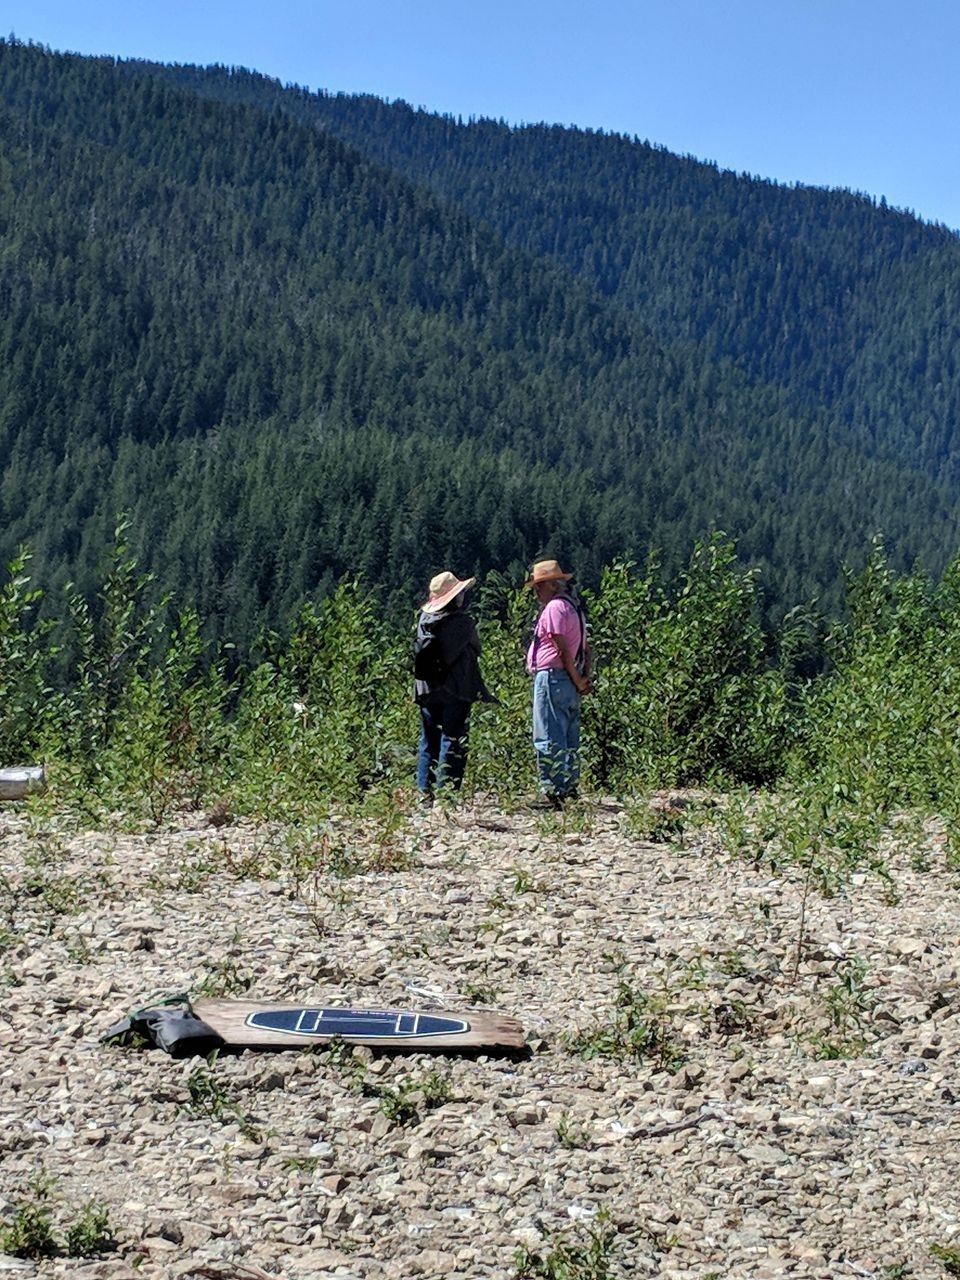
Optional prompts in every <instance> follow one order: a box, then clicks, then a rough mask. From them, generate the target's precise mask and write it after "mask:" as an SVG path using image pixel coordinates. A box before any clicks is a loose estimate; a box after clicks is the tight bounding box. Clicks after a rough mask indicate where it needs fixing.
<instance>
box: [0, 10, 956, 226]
mask: <svg viewBox="0 0 960 1280" xmlns="http://www.w3.org/2000/svg"><path fill="white" fill-rule="evenodd" d="M0 27H2V30H3V33H4V34H9V33H14V34H15V35H16V36H18V37H19V38H20V39H21V40H33V41H35V42H38V43H40V44H46V45H49V46H50V47H51V48H53V49H58V50H73V51H76V52H80V53H108V54H116V55H121V56H128V57H141V58H150V59H154V60H157V61H161V62H196V63H200V64H208V63H212V62H220V63H225V64H227V65H236V66H246V67H251V68H253V69H255V70H257V71H262V72H264V73H265V74H268V75H273V76H276V77H278V78H279V79H280V80H282V81H285V82H292V83H296V84H301V85H304V86H306V87H308V88H310V89H318V88H323V89H331V90H340V89H342V90H346V91H348V92H364V93H373V94H376V95H378V96H379V97H384V98H389V99H394V98H403V99H404V100H405V101H407V102H410V103H412V104H413V105H414V106H425V107H428V108H429V109H431V110H434V111H447V112H452V113H454V114H458V113H459V114H461V115H463V116H469V115H477V116H479V115H486V116H493V117H495V118H498V119H505V120H508V121H510V122H511V123H520V122H524V121H526V122H533V121H540V120H547V121H551V122H559V123H561V124H577V125H583V126H586V127H590V128H598V129H608V130H617V131H619V132H623V133H628V134H636V135H637V136H639V137H640V138H644V139H647V140H649V141H651V142H656V143H661V144H663V145H665V146H667V147H669V148H670V150H672V151H677V152H681V153H684V154H689V155H695V156H697V157H700V158H702V159H707V160H715V161H717V162H718V163H719V164H720V165H722V166H723V167H724V168H729V169H734V170H737V171H738V172H747V173H752V174H759V175H762V176H763V177H768V178H776V179H778V180H780V181H785V182H795V181H796V182H807V183H813V184H816V185H821V186H839V187H849V188H852V189H853V190H855V191H865V192H868V193H869V194H870V195H873V196H877V197H880V196H885V197H886V199H887V201H888V203H889V204H891V205H896V206H898V207H900V208H905V209H912V210H913V211H914V212H916V213H917V214H919V215H920V216H921V217H924V218H928V219H930V220H932V221H937V222H945V223H947V225H948V226H951V227H954V228H960V149H958V145H957V133H958V125H960V3H958V0H913V2H912V3H908V0H632V2H631V0H593V2H592V3H590V2H589V0H486V3H480V4H471V3H469V0H467V2H466V3H464V0H449V2H442V0H269V2H268V0H231V2H230V3H227V2H226V0H189V2H188V0H160V2H157V0H153V3H150V4H147V3H143V2H142V0H5V3H4V4H3V5H2V7H0Z"/></svg>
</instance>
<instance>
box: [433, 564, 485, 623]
mask: <svg viewBox="0 0 960 1280" xmlns="http://www.w3.org/2000/svg"><path fill="white" fill-rule="evenodd" d="M475 582H476V578H458V577H457V575H456V574H455V573H450V572H449V571H448V570H444V572H443V573H438V574H437V575H436V577H434V578H431V579H430V586H429V588H428V590H429V592H430V598H429V599H428V600H427V602H426V604H422V605H421V606H420V609H421V612H423V613H439V612H440V610H441V609H445V608H446V607H447V605H448V604H449V603H450V601H451V600H456V598H457V596H458V595H459V594H460V592H461V591H469V589H470V588H471V587H472V586H473V584H474V583H475Z"/></svg>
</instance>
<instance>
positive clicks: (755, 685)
mask: <svg viewBox="0 0 960 1280" xmlns="http://www.w3.org/2000/svg"><path fill="white" fill-rule="evenodd" d="M0 298H2V303H3V305H2V307H0V463H2V475H0V560H2V563H3V564H4V565H6V566H9V569H8V572H7V574H6V577H5V578H4V583H3V591H2V595H0V705H2V707H3V713H2V721H0V747H2V753H3V755H4V758H5V759H6V760H7V761H9V762H11V763H14V762H17V761H20V760H25V759H31V758H43V759H45V760H48V761H51V760H55V761H57V762H58V768H59V774H58V775H57V776H58V777H59V779H60V785H62V787H63V788H65V789H66V790H67V791H69V790H70V789H71V788H74V789H75V790H76V793H77V794H81V793H82V795H84V796H85V797H86V798H87V801H86V802H89V803H101V802H102V804H103V805H104V806H106V807H108V808H109V807H111V806H116V805H117V804H122V805H129V806H132V808H133V809H135V810H137V811H138V812H140V813H141V816H146V817H147V818H149V819H151V820H160V819H161V818H162V816H163V815H164V814H165V813H166V812H168V810H169V809H170V807H171V806H173V805H176V804H179V803H182V802H184V801H186V800H190V801H192V802H195V803H198V804H199V803H205V802H209V801H210V800H211V797H214V796H221V797H222V796H229V798H230V804H231V805H232V806H233V807H234V808H236V809H237V810H238V811H245V810H250V809H255V808H257V807H263V806H265V805H266V804H268V803H272V804H275V805H279V804H280V803H281V800H280V798H279V797H280V795H281V793H282V792H283V789H284V786H285V785H287V784H286V783H285V780H288V779H289V778H291V777H296V778H297V779H298V788H299V790H300V791H301V792H304V791H308V792H310V794H311V795H313V796H314V797H318V798H319V797H331V796H337V797H339V798H340V800H342V801H346V800H347V799H352V800H357V799H358V798H362V797H364V796H367V795H369V794H370V793H371V792H376V791H378V788H379V789H380V790H382V788H380V784H384V785H385V786H386V787H387V788H390V787H396V786H403V785H408V784H409V781H410V769H411V759H412V750H413V743H414V738H415V723H414V715H415V713H414V709H413V707H412V704H411V702H410V691H409V680H410V653H409V647H410V635H411V626H412V620H413V617H414V614H415V610H416V606H417V604H418V603H419V602H420V601H421V600H422V599H423V598H424V592H425V587H426V583H427V581H428V579H429V578H430V577H431V575H432V574H434V573H436V572H437V571H438V570H440V569H443V568H450V569H452V570H454V571H455V572H457V573H459V574H462V575H467V574H470V575H476V576H477V577H478V588H477V591H476V594H475V597H474V599H473V607H474V612H475V614H476V615H477V617H478V619H479V621H480V628H481V634H482V638H483V641H484V645H485V653H484V658H483V664H484V670H485V674H486V676H487V680H488V683H490V684H491V687H492V688H493V689H494V692H495V693H496V694H497V696H498V697H499V699H500V703H499V706H497V707H495V708H492V709H490V710H485V711H484V712H483V713H482V714H478V716H477V723H476V725H475V729H474V737H473V743H472V748H471V760H470V765H469V773H468V785H469V786H470V787H473V788H475V789H478V790H480V791H483V792H492V793H495V794H498V795H503V796H506V795H509V794H515V793H517V791H518V790H522V788H523V786H524V785H527V786H529V783H530V779H531V775H530V768H531V766H530V750H529V737H528V732H529V731H528V726H527V720H526V717H527V714H528V707H527V699H528V693H529V691H528V688H527V686H526V682H525V677H524V675H523V670H522V661H521V654H522V646H523V642H524V637H525V636H526V634H527V633H528V630H529V626H530V622H531V616H532V605H533V602H532V600H531V597H530V593H529V592H525V591H524V590H523V589H522V587H521V585H520V584H521V583H522V581H523V576H524V573H525V571H526V570H527V569H528V568H529V565H530V563H531V562H532V561H533V560H535V559H537V558H541V557H544V556H551V557H557V558H559V559H560V560H561V561H562V562H563V563H564V564H566V565H569V566H572V567H573V568H574V569H575V571H576V574H577V581H578V585H579V588H580V591H581V594H582V596H583V598H584V600H585V602H586V604H587V607H588V612H589V617H590V626H591V632H592V636H593V642H594V648H595V650H596V653H597V659H598V668H597V677H596V682H595V684H596V688H595V693H594V694H593V695H592V696H591V698H590V699H589V701H588V702H587V704H585V708H584V731H585V735H586V741H585V747H584V760H585V769H586V772H587V777H588V781H589V785H590V786H591V787H593V788H595V789H601V790H608V791H615V792H619V793H625V792H630V791H642V790H643V789H644V788H648V787H651V786H656V785H688V784H702V783H720V784H723V785H724V786H726V787H728V788H733V789H734V791H735V790H736V788H738V787H741V786H750V787H757V786H761V787H767V786H771V785H776V786H777V787H778V795H779V797H780V800H779V802H778V803H779V805H780V808H779V810H778V812H780V814H781V818H782V817H783V813H784V812H785V811H786V810H789V812H790V814H791V815H792V816H791V818H790V822H791V823H792V824H793V825H792V826H791V827H790V830H792V831H794V833H796V831H811V830H813V829H817V830H822V829H823V828H824V826H825V825H826V826H827V827H829V829H830V830H831V831H833V833H834V838H833V840H832V842H831V847H832V849H833V850H834V853H836V850H837V849H839V850H841V852H843V851H844V850H847V851H848V852H849V856H850V857H851V858H852V859H854V861H856V860H857V859H858V858H867V860H869V859H870V858H872V857H874V853H873V852H872V851H874V850H875V848H876V843H877V842H876V839H875V837H877V833H879V832H880V831H881V829H882V828H883V825H884V823H885V822H887V820H888V819H889V817H890V815H891V814H892V813H894V812H895V811H896V810H898V809H899V808H901V807H904V806H909V807H913V808H915V809H916V810H917V811H932V810H936V811H937V812H939V813H940V814H942V815H946V820H947V823H948V829H949V831H950V832H951V833H953V834H952V835H951V839H953V838H958V839H960V789H958V783H957V781H956V780H957V778H958V777H960V770H958V768H957V764H958V760H957V755H958V750H960V748H958V745H957V742H956V732H955V728H956V725H957V723H960V619H958V610H957V591H958V582H960V577H958V574H960V569H958V561H957V558H956V556H957V550H958V547H960V439H958V437H957V434H956V433H957V424H958V422H960V368H958V360H960V344H958V316H960V307H958V302H960V241H958V238H957V236H956V234H955V233H953V232H952V231H950V230H948V229H947V228H945V227H943V226H938V225H931V224H927V223H923V222H921V221H919V220H918V219H916V218H915V217H913V216H912V215H911V214H908V213H905V212H902V211H898V210H895V209H891V208H887V207H886V206H885V205H883V204H882V203H881V204H877V203H875V202H874V201H873V200H871V199H869V198H868V197H865V196H863V195H858V194H855V193H851V192H848V191H840V190H824V189H818V188H809V187H800V186H796V187H788V186H783V185H778V184H775V183H773V182H768V181H764V180H761V179H757V178H753V177H748V176H746V175H738V174H735V173H731V172H727V171H723V170H720V169H719V168H717V167H716V166H714V165H710V164H706V163H702V162H699V161H696V160H694V159H691V158H689V157H682V156H677V155H674V154H671V153H669V152H668V151H666V150H664V149H662V148H660V147H657V146H653V145H650V144H649V143H646V142H642V141H640V140H638V139H635V138H634V139H631V138H627V137H624V136H619V135H607V134H603V133H596V132H587V131H581V130H577V129H573V128H560V127H553V126H546V125H533V126H524V127H520V128H512V127H508V126H507V125H505V124H501V123H497V122H495V121H492V120H466V121H465V120H461V119H455V118H452V117H449V116H439V115H432V114H430V113H428V112H426V111H422V110H417V111H415V110H413V109H411V108H410V107H408V106H407V105H406V104H404V103H400V102H396V103H388V102H384V101H381V100H379V99H375V98H371V97H357V96H346V95H333V94H325V93H317V94H314V93H309V92H306V91H304V90H301V89H298V88H296V87H295V86H283V85H281V84H280V83H279V82H277V81H275V80H271V79H269V78H267V77H265V76H261V75H259V74H257V73H255V72H253V71H247V70H244V69H239V68H227V67H208V68H197V67H185V66H162V65H155V64H150V63H146V62H124V61H118V60H115V59H112V58H88V57H80V56H73V55H61V54H54V53H52V52H50V51H49V50H47V49H45V48H43V47H40V46H36V45H31V44H23V43H21V42H19V41H17V40H15V39H13V38H11V39H9V40H7V41H0ZM293 706H296V707H298V708H300V711H298V712H297V713H296V714H292V713H291V707H293ZM785 797H786V799H785ZM318 802H319V801H318ZM788 825H789V824H788ZM781 836H782V839H781V846H780V847H781V851H782V849H784V848H787V846H788V845H789V843H790V840H789V839H788V838H787V837H786V836H783V835H782V832H781ZM771 839H774V837H773V836H771ZM790 839H794V837H790ZM795 839H796V841H799V842H800V843H799V844H798V845H797V846H796V847H798V848H799V847H801V846H803V847H804V848H808V847H809V846H808V845H803V840H802V839H801V837H800V836H796V837H795ZM850 851H852V852H850ZM784 856H785V855H784ZM824 856H825V855H824ZM843 856H846V854H844V855H843Z"/></svg>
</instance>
